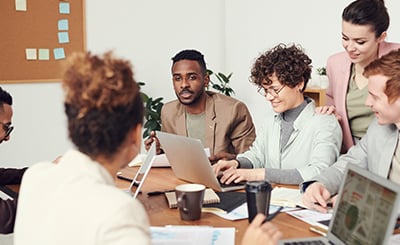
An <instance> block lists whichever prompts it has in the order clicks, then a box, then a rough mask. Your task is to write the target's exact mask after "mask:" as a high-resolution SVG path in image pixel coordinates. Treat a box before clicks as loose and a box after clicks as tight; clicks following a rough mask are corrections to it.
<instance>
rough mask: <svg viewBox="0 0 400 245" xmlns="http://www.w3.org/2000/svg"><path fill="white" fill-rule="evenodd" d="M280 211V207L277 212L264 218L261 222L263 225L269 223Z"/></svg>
mask: <svg viewBox="0 0 400 245" xmlns="http://www.w3.org/2000/svg"><path fill="white" fill-rule="evenodd" d="M282 209H283V207H282V206H281V207H279V208H278V210H276V211H275V213H272V214H270V215H268V217H266V218H265V220H264V221H263V224H264V223H265V222H267V221H271V220H272V219H273V218H275V217H276V216H277V215H278V214H279V212H280V211H281V210H282Z"/></svg>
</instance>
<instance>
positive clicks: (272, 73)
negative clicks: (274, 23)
mask: <svg viewBox="0 0 400 245" xmlns="http://www.w3.org/2000/svg"><path fill="white" fill-rule="evenodd" d="M310 75H311V59H310V58H309V57H308V56H307V55H306V54H305V53H304V52H303V50H302V49H301V47H299V46H296V45H294V44H293V45H284V44H280V45H277V46H276V47H274V48H272V49H271V50H268V51H267V52H265V53H264V54H262V55H261V56H260V57H258V58H257V60H256V61H255V63H254V65H253V67H252V70H251V76H250V81H251V82H252V83H253V84H255V85H256V86H257V87H258V92H259V93H260V94H261V95H262V96H264V97H265V98H266V100H267V101H268V102H270V104H271V106H272V108H273V110H274V112H272V113H269V114H268V115H267V116H266V122H265V123H264V124H263V127H261V128H260V129H259V130H257V136H256V139H255V141H254V143H253V145H252V146H251V147H250V149H249V150H248V151H246V152H244V153H242V154H239V155H238V156H237V158H236V159H235V160H230V161H223V160H220V161H219V162H218V163H217V164H215V165H214V166H213V168H214V171H215V173H216V174H218V173H220V171H223V174H222V177H221V181H222V182H224V183H227V184H229V183H231V182H240V181H252V180H266V181H269V182H272V183H282V184H299V183H302V182H303V181H305V180H310V179H311V178H312V177H313V176H315V175H317V174H319V172H320V171H321V170H322V169H324V168H326V167H328V166H330V165H331V164H332V163H334V162H335V161H336V159H337V157H338V156H339V150H340V145H341V142H342V133H341V129H340V126H339V124H338V122H337V120H336V118H335V117H334V116H333V115H322V114H316V113H315V111H314V110H315V103H314V101H313V100H312V99H310V98H308V97H305V96H304V94H303V93H304V90H305V88H306V86H307V82H308V80H309V79H310Z"/></svg>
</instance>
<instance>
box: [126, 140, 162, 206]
mask: <svg viewBox="0 0 400 245" xmlns="http://www.w3.org/2000/svg"><path fill="white" fill-rule="evenodd" d="M155 156H156V144H155V143H153V144H152V145H151V147H150V149H149V151H148V152H147V156H146V158H145V159H144V161H143V163H142V165H141V166H140V168H139V170H138V171H137V172H136V175H135V177H134V178H133V179H132V182H131V185H130V186H129V189H128V192H129V193H130V194H131V195H132V197H133V198H136V197H137V195H138V194H139V193H140V189H141V188H142V185H143V183H144V180H145V179H146V177H147V174H148V173H149V171H150V169H151V165H152V163H153V161H154V158H155ZM135 188H136V190H135V191H134V189H135Z"/></svg>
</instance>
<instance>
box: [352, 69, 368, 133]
mask: <svg viewBox="0 0 400 245" xmlns="http://www.w3.org/2000/svg"><path fill="white" fill-rule="evenodd" d="M367 96H368V86H365V87H364V88H362V89H359V88H358V86H357V84H356V81H355V70H354V65H353V66H352V69H351V76H350V81H349V88H348V91H347V97H346V107H347V116H348V118H349V124H350V129H351V133H352V135H353V136H356V137H359V138H361V137H363V136H364V135H365V133H366V132H367V129H368V126H369V124H370V123H371V122H372V120H373V119H374V113H373V112H372V111H371V108H369V107H368V106H366V105H365V100H366V99H367Z"/></svg>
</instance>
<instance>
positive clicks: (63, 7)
mask: <svg viewBox="0 0 400 245" xmlns="http://www.w3.org/2000/svg"><path fill="white" fill-rule="evenodd" d="M59 9H60V14H69V3H60V5H59Z"/></svg>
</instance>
